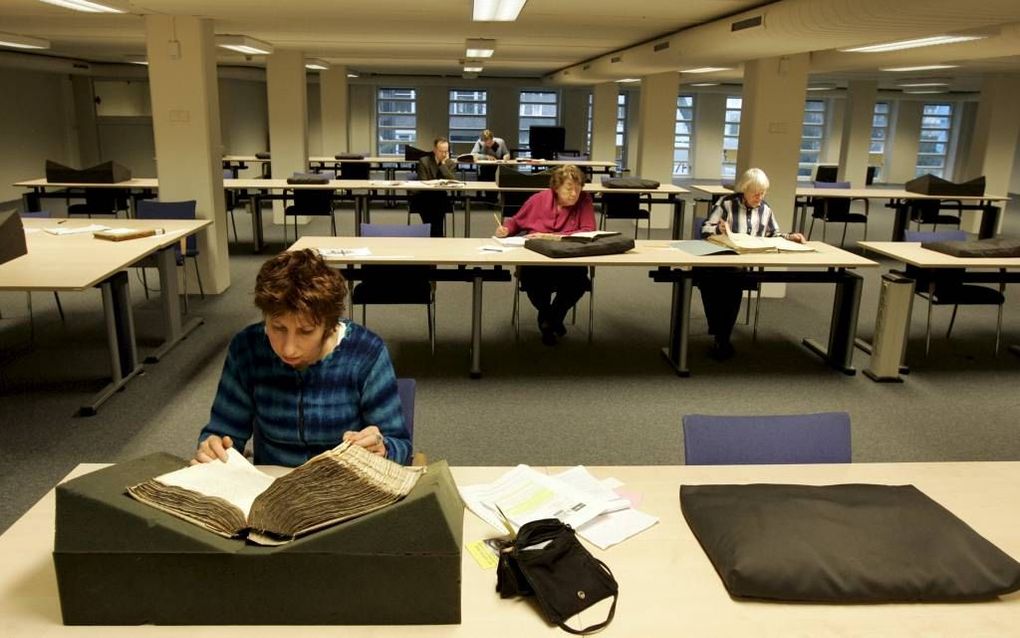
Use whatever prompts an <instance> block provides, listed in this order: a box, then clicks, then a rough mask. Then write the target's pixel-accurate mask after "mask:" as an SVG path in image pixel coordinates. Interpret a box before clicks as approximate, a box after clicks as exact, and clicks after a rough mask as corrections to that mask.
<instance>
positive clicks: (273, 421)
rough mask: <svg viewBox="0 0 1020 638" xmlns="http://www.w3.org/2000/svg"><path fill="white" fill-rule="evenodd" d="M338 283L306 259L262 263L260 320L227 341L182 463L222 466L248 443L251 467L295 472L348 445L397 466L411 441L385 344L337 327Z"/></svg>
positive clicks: (361, 331) (346, 325) (342, 289)
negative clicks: (202, 422) (215, 383)
mask: <svg viewBox="0 0 1020 638" xmlns="http://www.w3.org/2000/svg"><path fill="white" fill-rule="evenodd" d="M346 296H347V284H346V282H345V281H344V278H343V277H342V276H341V275H340V273H339V272H337V271H335V270H333V269H332V268H330V267H329V266H327V265H326V263H325V262H324V261H323V260H322V258H321V257H320V256H319V255H318V254H317V253H316V252H314V251H311V250H301V251H294V252H284V253H281V254H279V255H277V256H276V257H273V258H272V259H270V260H269V261H267V262H266V263H265V264H263V266H262V268H261V270H260V271H259V274H258V278H257V279H256V282H255V305H256V306H257V307H258V308H259V310H261V311H262V314H263V317H264V320H263V321H261V322H259V323H255V324H252V325H250V326H248V327H247V328H245V329H244V330H242V331H241V332H239V333H238V334H237V335H235V336H234V338H233V340H231V342H230V347H229V350H228V352H227V360H226V362H225V363H224V365H223V374H222V376H221V377H220V383H219V388H218V389H217V391H216V399H215V401H214V402H213V406H212V411H211V413H210V417H209V423H208V424H207V425H206V426H205V427H204V428H203V429H202V432H201V434H200V435H199V446H198V450H197V451H196V452H195V458H194V460H193V461H192V463H207V462H210V461H214V460H216V459H221V460H226V449H227V448H230V447H235V448H237V449H238V450H243V449H244V447H245V445H246V443H247V442H248V439H252V442H253V448H254V453H255V463H256V464H267V465H284V466H290V467H295V466H298V465H301V464H302V463H304V462H305V461H307V460H308V459H310V458H312V457H313V456H315V455H316V454H319V453H320V452H324V451H326V450H328V449H331V448H333V447H336V446H337V445H339V444H340V443H341V442H342V441H352V442H354V443H356V444H357V445H360V446H362V447H364V448H366V449H368V450H370V451H371V452H374V453H376V454H379V455H380V456H386V457H387V458H390V459H392V460H394V461H396V462H398V463H407V462H408V460H409V458H410V456H411V441H410V438H409V435H408V432H407V428H406V427H405V424H404V418H403V413H402V409H401V403H400V397H399V395H398V394H397V380H396V376H395V375H394V373H393V365H392V363H390V357H389V353H388V352H387V350H386V346H385V344H384V343H383V342H382V339H380V338H379V337H378V336H376V335H375V334H373V333H372V332H370V331H369V330H368V329H366V328H364V327H362V326H359V325H357V324H355V323H351V322H350V321H348V320H341V319H340V317H341V315H342V314H343V312H344V301H345V299H346Z"/></svg>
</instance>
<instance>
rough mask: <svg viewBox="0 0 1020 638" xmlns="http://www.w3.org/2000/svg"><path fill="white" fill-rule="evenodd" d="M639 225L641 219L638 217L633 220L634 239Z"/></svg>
mask: <svg viewBox="0 0 1020 638" xmlns="http://www.w3.org/2000/svg"><path fill="white" fill-rule="evenodd" d="M639 226H641V220H640V219H635V220H634V239H637V231H638V227H639Z"/></svg>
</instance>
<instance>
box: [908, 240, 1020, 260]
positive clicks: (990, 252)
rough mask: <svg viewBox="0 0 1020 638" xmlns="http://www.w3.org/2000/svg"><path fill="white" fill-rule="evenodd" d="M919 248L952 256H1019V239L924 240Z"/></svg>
mask: <svg viewBox="0 0 1020 638" xmlns="http://www.w3.org/2000/svg"><path fill="white" fill-rule="evenodd" d="M921 248H927V249H928V250H934V251H935V252H938V253H944V254H946V255H952V256H953V257H990V258H1001V257H1020V240H1017V239H1009V238H1005V237H998V238H994V239H966V240H958V241H925V242H921Z"/></svg>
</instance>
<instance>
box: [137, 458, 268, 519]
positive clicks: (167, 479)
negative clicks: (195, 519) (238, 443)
mask: <svg viewBox="0 0 1020 638" xmlns="http://www.w3.org/2000/svg"><path fill="white" fill-rule="evenodd" d="M153 480H155V481H158V482H160V483H162V484H164V485H171V486H174V487H181V488H184V489H186V490H191V491H192V492H198V493H199V494H205V495H206V496H215V497H218V498H222V499H223V500H225V501H227V502H228V503H230V504H232V505H234V506H235V507H237V508H238V509H239V510H241V511H242V512H244V516H245V518H247V517H248V513H249V512H250V511H251V504H252V503H253V502H254V501H255V497H256V496H258V495H259V494H261V493H262V492H264V491H265V490H266V489H267V488H268V487H269V486H270V485H271V484H272V483H273V480H274V479H273V477H272V476H269V475H268V474H266V473H264V472H261V471H259V470H257V469H255V466H254V465H252V464H251V463H249V462H248V459H246V458H244V455H242V454H241V453H240V452H238V451H237V450H235V449H234V448H229V449H227V462H226V463H224V462H222V461H213V462H211V463H199V464H198V465H192V466H189V467H186V468H184V469H181V470H177V471H175V472H170V473H168V474H163V475H162V476H157V477H156V478H155V479H153Z"/></svg>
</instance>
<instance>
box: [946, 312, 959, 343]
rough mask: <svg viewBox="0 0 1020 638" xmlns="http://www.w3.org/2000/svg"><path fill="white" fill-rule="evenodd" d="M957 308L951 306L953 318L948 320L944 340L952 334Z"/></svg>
mask: <svg viewBox="0 0 1020 638" xmlns="http://www.w3.org/2000/svg"><path fill="white" fill-rule="evenodd" d="M958 308H959V306H953V316H952V317H950V318H949V329H948V330H946V339H948V338H949V335H951V334H953V324H954V323H956V311H957V309H958Z"/></svg>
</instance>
